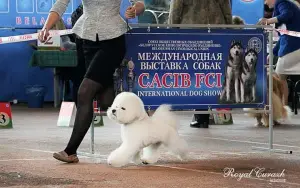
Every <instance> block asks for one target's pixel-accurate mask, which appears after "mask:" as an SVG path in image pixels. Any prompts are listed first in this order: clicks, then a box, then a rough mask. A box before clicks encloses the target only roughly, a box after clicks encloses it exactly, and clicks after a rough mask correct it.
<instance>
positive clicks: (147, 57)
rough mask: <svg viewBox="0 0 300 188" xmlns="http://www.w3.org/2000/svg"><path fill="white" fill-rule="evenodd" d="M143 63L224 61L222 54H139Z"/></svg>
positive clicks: (139, 58)
mask: <svg viewBox="0 0 300 188" xmlns="http://www.w3.org/2000/svg"><path fill="white" fill-rule="evenodd" d="M138 60H141V61H170V60H173V61H189V60H193V61H222V60H223V54H222V53H159V52H155V53H150V52H147V53H138Z"/></svg>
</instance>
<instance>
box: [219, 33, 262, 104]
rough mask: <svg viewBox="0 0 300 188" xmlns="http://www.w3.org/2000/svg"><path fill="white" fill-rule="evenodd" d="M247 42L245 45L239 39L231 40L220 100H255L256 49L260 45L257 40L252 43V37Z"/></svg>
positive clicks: (240, 101) (243, 101) (241, 101)
mask: <svg viewBox="0 0 300 188" xmlns="http://www.w3.org/2000/svg"><path fill="white" fill-rule="evenodd" d="M251 40H252V41H251ZM248 43H249V44H248V46H246V47H245V46H243V44H242V42H241V41H235V40H233V41H232V42H231V45H230V49H229V55H228V61H227V62H226V65H225V72H224V82H223V90H222V94H221V96H220V102H225V103H230V102H232V103H252V102H256V81H257V76H256V72H257V70H256V65H257V63H258V52H257V51H258V50H259V48H261V47H259V46H257V44H256V43H257V41H256V42H255V43H254V45H253V39H250V40H249V42H248Z"/></svg>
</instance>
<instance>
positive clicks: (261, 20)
mask: <svg viewBox="0 0 300 188" xmlns="http://www.w3.org/2000/svg"><path fill="white" fill-rule="evenodd" d="M257 24H258V25H267V24H268V19H267V18H261V19H259V21H258V23H257Z"/></svg>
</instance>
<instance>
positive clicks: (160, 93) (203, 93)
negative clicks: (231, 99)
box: [137, 90, 222, 97]
mask: <svg viewBox="0 0 300 188" xmlns="http://www.w3.org/2000/svg"><path fill="white" fill-rule="evenodd" d="M221 93H222V91H220V90H218V91H210V90H198V91H187V90H185V91H137V95H138V96H139V97H191V96H207V97H208V96H220V95H221Z"/></svg>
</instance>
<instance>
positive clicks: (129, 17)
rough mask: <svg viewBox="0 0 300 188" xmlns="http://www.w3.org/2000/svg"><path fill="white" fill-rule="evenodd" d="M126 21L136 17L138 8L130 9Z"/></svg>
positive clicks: (132, 7) (126, 14)
mask: <svg viewBox="0 0 300 188" xmlns="http://www.w3.org/2000/svg"><path fill="white" fill-rule="evenodd" d="M125 17H126V19H133V18H135V17H136V8H135V7H134V6H131V7H128V8H127V10H126V12H125Z"/></svg>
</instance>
